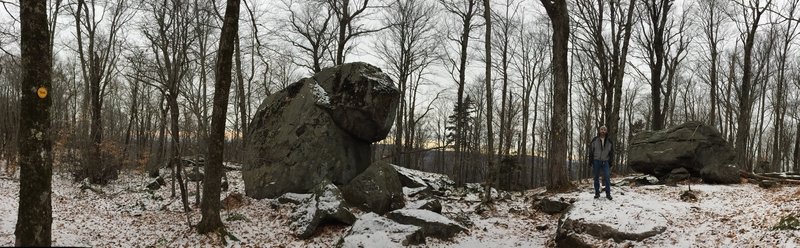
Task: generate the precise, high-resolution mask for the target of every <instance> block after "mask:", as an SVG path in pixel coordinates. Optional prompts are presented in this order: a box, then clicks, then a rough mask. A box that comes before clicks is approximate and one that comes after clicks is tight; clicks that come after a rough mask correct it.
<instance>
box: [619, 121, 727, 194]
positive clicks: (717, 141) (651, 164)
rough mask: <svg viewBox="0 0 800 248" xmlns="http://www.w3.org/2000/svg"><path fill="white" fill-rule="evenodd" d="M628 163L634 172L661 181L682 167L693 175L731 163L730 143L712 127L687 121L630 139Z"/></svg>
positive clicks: (642, 133) (639, 134) (645, 132)
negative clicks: (704, 169) (707, 168)
mask: <svg viewBox="0 0 800 248" xmlns="http://www.w3.org/2000/svg"><path fill="white" fill-rule="evenodd" d="M628 155H629V157H628V164H629V165H630V167H631V169H633V170H634V171H637V172H641V173H645V174H649V175H653V176H656V177H658V178H659V179H661V180H663V179H666V176H667V175H668V174H669V173H670V172H672V170H674V169H677V168H680V167H684V168H686V170H688V171H689V173H691V174H692V175H695V176H698V175H700V174H701V170H702V169H703V168H705V167H708V166H712V165H723V164H729V163H731V162H733V160H734V153H733V150H732V149H731V146H730V144H728V142H727V141H725V139H724V138H723V137H722V135H721V134H720V133H719V132H718V131H717V130H716V129H715V128H714V127H712V126H708V125H705V124H703V123H700V122H687V123H683V124H681V125H678V126H674V127H671V128H669V129H665V130H661V131H655V132H654V131H644V132H640V133H638V134H636V135H635V136H634V137H633V139H632V140H631V144H630V150H629V151H628Z"/></svg>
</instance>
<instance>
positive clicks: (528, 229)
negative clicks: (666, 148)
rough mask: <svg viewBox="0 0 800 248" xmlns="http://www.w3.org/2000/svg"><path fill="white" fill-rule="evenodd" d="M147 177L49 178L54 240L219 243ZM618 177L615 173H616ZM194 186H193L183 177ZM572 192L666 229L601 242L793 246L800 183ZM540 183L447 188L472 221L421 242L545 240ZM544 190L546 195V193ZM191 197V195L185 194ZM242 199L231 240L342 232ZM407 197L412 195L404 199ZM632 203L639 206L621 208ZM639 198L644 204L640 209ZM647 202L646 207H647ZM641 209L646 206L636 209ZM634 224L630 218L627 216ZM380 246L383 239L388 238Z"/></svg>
mask: <svg viewBox="0 0 800 248" xmlns="http://www.w3.org/2000/svg"><path fill="white" fill-rule="evenodd" d="M228 176H229V178H230V183H231V185H230V186H231V187H230V189H229V190H228V191H227V192H223V197H226V196H228V195H230V194H233V193H242V194H243V193H244V184H243V182H242V180H241V174H240V173H239V172H238V171H230V172H228ZM148 181H149V179H147V178H146V176H145V175H143V174H138V173H129V172H125V173H123V174H122V175H121V176H120V179H118V180H116V181H114V182H113V183H112V184H110V185H108V186H104V187H99V190H98V192H101V193H98V192H95V191H92V190H81V189H80V185H81V184H80V183H75V182H73V181H72V180H71V179H70V177H69V175H68V173H63V172H61V173H56V174H55V175H54V177H53V198H52V200H53V202H52V203H53V245H55V246H92V247H206V246H221V245H222V241H221V239H220V237H218V236H216V235H208V236H207V235H200V234H197V233H196V232H195V231H194V230H193V229H191V228H190V227H189V223H192V224H196V223H197V222H198V221H199V220H200V214H199V210H198V208H197V207H196V206H194V207H193V211H192V212H190V213H188V214H186V213H183V212H182V211H180V210H181V204H180V200H172V199H173V198H171V197H170V188H169V185H167V186H166V187H162V188H161V189H160V190H157V191H148V190H145V186H146V185H147V182H148ZM615 181H617V180H615ZM189 188H190V189H192V190H191V191H190V192H194V190H193V189H194V185H193V184H192V185H190V186H189ZM578 188H579V191H575V192H570V193H562V194H557V195H549V196H550V197H555V198H565V199H572V200H575V201H576V204H584V209H585V208H586V207H587V206H588V207H589V208H590V209H592V208H596V210H597V211H596V212H594V211H586V213H580V214H584V215H587V216H592V217H593V218H601V219H604V220H607V221H608V222H610V223H612V224H618V225H625V224H626V223H629V221H630V218H635V219H638V218H642V217H643V216H647V215H661V216H664V217H665V218H666V219H667V220H668V224H667V230H666V231H665V232H664V233H662V234H659V235H657V236H655V237H651V238H648V239H645V240H643V241H638V242H631V241H625V242H621V243H616V242H614V241H613V240H606V241H601V243H597V244H596V245H597V246H600V247H629V246H635V247H642V246H644V247H798V246H800V231H797V230H795V231H792V230H788V231H786V230H785V231H779V230H772V227H774V226H775V225H777V224H778V222H779V220H780V218H781V217H785V216H789V215H800V187H790V186H779V187H777V188H773V189H762V188H759V187H758V186H757V185H754V184H740V185H731V186H720V185H692V186H691V188H692V190H693V191H694V192H695V195H696V196H697V197H698V201H696V202H684V201H682V200H681V199H680V196H679V195H680V194H681V192H682V191H685V190H687V185H680V184H679V185H678V186H663V185H653V186H620V187H615V188H613V192H614V193H613V194H614V196H615V198H614V200H613V201H609V200H606V199H604V198H601V199H593V198H592V195H593V194H592V193H591V191H592V189H591V185H590V184H588V183H579V184H578ZM18 191H19V182H18V180H15V179H13V178H5V177H0V246H12V245H13V244H14V225H15V223H16V219H17V206H18V197H17V195H18ZM543 191H544V190H543V189H534V190H529V191H525V192H512V193H510V194H508V195H507V196H506V197H504V198H505V199H503V200H498V201H497V203H496V205H495V206H496V207H495V208H494V209H493V210H489V211H482V212H481V214H478V213H476V211H475V209H476V208H477V207H478V205H479V199H478V197H477V195H476V194H467V195H466V196H460V197H454V196H445V197H442V198H440V199H441V200H443V202H442V205H443V206H444V208H443V212H444V213H454V212H463V213H465V214H466V215H467V216H469V219H470V220H471V222H472V223H473V225H472V226H470V227H469V231H468V232H467V233H461V234H459V235H458V236H456V237H455V238H454V239H453V240H450V241H443V240H438V239H433V238H428V239H427V240H426V241H427V242H426V244H425V245H423V246H426V247H481V248H483V247H552V246H553V245H554V237H555V233H556V229H557V224H558V218H559V217H560V216H559V215H547V214H544V213H541V212H539V211H537V210H534V209H533V207H532V205H533V201H534V198H535V197H534V196H535V195H542V194H543ZM544 195H547V194H546V193H545V194H544ZM189 198H190V202H192V203H194V197H193V193H192V194H190V197H189ZM245 199H246V202H245V204H244V205H243V206H241V207H238V208H235V209H231V210H223V212H222V218H223V220H224V221H225V223H226V225H227V228H228V230H229V231H230V233H231V234H233V235H234V236H236V237H237V238H238V239H239V240H240V241H230V240H229V241H228V243H227V246H232V247H334V246H335V245H336V243H337V242H338V241H339V239H340V238H341V237H342V236H343V235H344V233H345V232H346V231H347V229H348V227H347V226H345V225H327V226H324V227H322V228H321V230H320V231H319V232H318V233H317V234H316V235H315V236H314V237H313V238H311V239H308V240H300V239H297V238H295V237H294V236H293V235H291V231H290V230H289V224H290V222H291V220H290V218H289V216H290V215H291V213H292V210H293V205H292V204H280V203H278V202H277V201H276V200H272V199H263V200H254V199H249V198H246V197H245ZM409 200H410V201H415V200H416V199H415V198H412V199H409ZM629 206H638V207H629ZM642 206H645V207H644V208H643V207H642ZM647 206H649V207H647ZM643 209H644V210H645V211H643ZM356 213H357V214H356V215H360V214H361V213H360V212H356ZM630 223H633V222H630ZM387 245H388V244H387Z"/></svg>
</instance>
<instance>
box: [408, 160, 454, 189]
mask: <svg viewBox="0 0 800 248" xmlns="http://www.w3.org/2000/svg"><path fill="white" fill-rule="evenodd" d="M393 167H394V168H395V170H397V173H398V175H399V176H400V182H401V183H402V184H403V186H405V187H409V188H418V187H428V188H430V189H431V191H433V192H438V193H444V192H445V191H447V190H448V189H452V188H453V187H454V186H455V184H456V183H455V182H454V181H453V180H452V179H450V177H448V176H446V175H442V174H437V173H432V172H424V171H418V170H412V169H409V168H404V167H400V166H397V165H393Z"/></svg>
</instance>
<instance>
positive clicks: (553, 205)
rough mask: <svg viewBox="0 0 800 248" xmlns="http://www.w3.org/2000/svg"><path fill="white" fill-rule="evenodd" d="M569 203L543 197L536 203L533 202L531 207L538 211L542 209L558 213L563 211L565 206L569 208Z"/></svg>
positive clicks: (547, 212) (549, 212) (545, 211)
mask: <svg viewBox="0 0 800 248" xmlns="http://www.w3.org/2000/svg"><path fill="white" fill-rule="evenodd" d="M569 206H570V204H569V203H566V202H563V201H557V200H552V199H550V198H544V199H541V200H539V201H537V202H536V203H534V205H533V207H534V208H535V209H537V210H539V211H542V212H544V213H546V214H560V213H563V212H564V211H565V210H567V208H569Z"/></svg>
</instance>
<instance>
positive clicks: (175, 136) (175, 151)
mask: <svg viewBox="0 0 800 248" xmlns="http://www.w3.org/2000/svg"><path fill="white" fill-rule="evenodd" d="M172 83H173V85H174V86H173V88H172V89H170V93H169V95H168V97H167V103H168V104H169V112H170V117H171V118H170V119H171V120H170V122H171V124H170V126H171V130H172V144H171V147H172V148H171V149H172V159H171V160H170V164H172V168H175V180H176V181H177V182H178V187H179V188H180V191H181V202H182V203H183V211H185V212H189V211H190V210H191V209H190V208H189V196H188V195H187V194H186V183H185V182H184V181H183V163H182V162H181V150H180V140H181V136H180V128H179V126H178V118H179V117H180V112H179V108H178V94H177V88H178V85H177V84H178V82H172ZM173 187H174V186H173Z"/></svg>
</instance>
